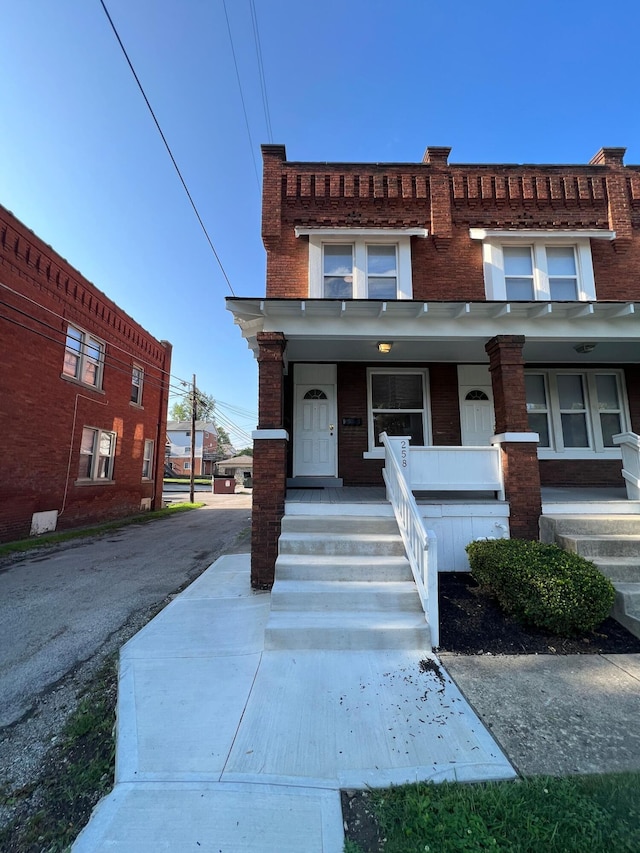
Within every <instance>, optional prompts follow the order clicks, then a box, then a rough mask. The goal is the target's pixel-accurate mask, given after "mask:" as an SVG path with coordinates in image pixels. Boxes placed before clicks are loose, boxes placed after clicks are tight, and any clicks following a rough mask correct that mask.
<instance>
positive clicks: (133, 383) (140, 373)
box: [130, 364, 144, 406]
mask: <svg viewBox="0 0 640 853" xmlns="http://www.w3.org/2000/svg"><path fill="white" fill-rule="evenodd" d="M136 373H137V375H138V381H137V382H136ZM143 386H144V368H143V367H141V366H140V365H139V364H134V365H133V367H132V368H131V400H130V402H131V405H132V406H142V389H143ZM134 389H135V391H136V399H135V400H134V399H133V395H134Z"/></svg>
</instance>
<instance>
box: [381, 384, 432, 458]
mask: <svg viewBox="0 0 640 853" xmlns="http://www.w3.org/2000/svg"><path fill="white" fill-rule="evenodd" d="M381 373H386V374H392V375H393V376H397V375H398V374H401V373H412V374H419V375H420V376H421V377H422V432H423V438H424V441H425V442H426V444H425V446H430V445H431V444H432V443H433V439H432V434H431V401H430V397H429V371H428V369H426V368H420V367H415V368H414V367H395V368H394V367H368V368H367V434H368V448H369V449H368V450H367V452H366V453H365V454H364V458H365V459H384V447H378V446H376V441H375V435H374V426H373V403H372V390H371V378H372V376H374V375H379V374H381ZM394 411H398V412H417V411H419V410H418V409H397V410H394Z"/></svg>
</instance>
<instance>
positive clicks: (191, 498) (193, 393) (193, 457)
mask: <svg viewBox="0 0 640 853" xmlns="http://www.w3.org/2000/svg"><path fill="white" fill-rule="evenodd" d="M196 406H197V391H196V375H195V373H194V374H193V388H192V391H191V478H190V485H189V501H190V503H195V501H194V495H193V493H194V491H195V490H194V487H193V477H194V474H193V469H194V468H195V464H196Z"/></svg>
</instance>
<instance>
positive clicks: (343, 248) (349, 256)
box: [296, 228, 427, 300]
mask: <svg viewBox="0 0 640 853" xmlns="http://www.w3.org/2000/svg"><path fill="white" fill-rule="evenodd" d="M296 235H297V236H299V237H301V236H308V237H309V296H310V297H311V298H319V299H383V300H393V299H412V298H413V285H412V274H411V238H412V237H426V235H427V231H426V230H425V229H424V228H410V229H403V230H397V229H375V228H369V229H367V228H363V229H351V228H333V229H327V230H325V229H314V228H296Z"/></svg>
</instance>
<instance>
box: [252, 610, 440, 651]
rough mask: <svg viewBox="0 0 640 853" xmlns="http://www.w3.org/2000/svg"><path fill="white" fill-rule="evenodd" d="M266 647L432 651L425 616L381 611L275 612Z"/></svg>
mask: <svg viewBox="0 0 640 853" xmlns="http://www.w3.org/2000/svg"><path fill="white" fill-rule="evenodd" d="M265 648H266V649H267V650H275V649H279V650H280V649H291V650H293V649H333V650H365V649H425V650H428V649H430V648H431V637H430V632H429V627H428V625H427V623H426V621H425V617H424V613H422V612H420V613H397V612H391V613H389V612H381V611H358V612H356V613H354V612H343V611H340V612H330V613H321V612H309V611H291V610H287V611H275V612H274V611H272V612H271V615H270V618H269V622H268V623H267V628H266V631H265Z"/></svg>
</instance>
